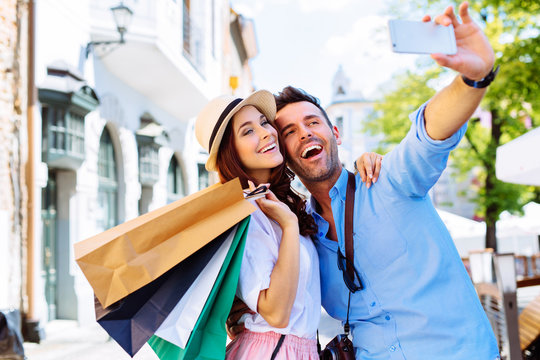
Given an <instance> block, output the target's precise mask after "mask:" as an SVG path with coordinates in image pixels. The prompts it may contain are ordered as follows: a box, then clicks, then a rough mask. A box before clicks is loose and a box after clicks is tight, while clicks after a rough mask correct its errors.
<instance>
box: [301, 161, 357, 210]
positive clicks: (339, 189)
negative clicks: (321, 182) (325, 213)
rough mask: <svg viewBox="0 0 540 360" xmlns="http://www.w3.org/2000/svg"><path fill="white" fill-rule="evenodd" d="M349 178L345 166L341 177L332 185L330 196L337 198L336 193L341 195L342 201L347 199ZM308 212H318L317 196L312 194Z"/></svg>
mask: <svg viewBox="0 0 540 360" xmlns="http://www.w3.org/2000/svg"><path fill="white" fill-rule="evenodd" d="M348 180H349V175H348V171H347V169H345V168H343V169H342V170H341V174H340V175H339V178H338V180H337V181H336V183H335V184H334V186H332V188H331V189H330V192H329V194H328V195H329V196H330V199H332V200H333V199H335V197H336V195H339V197H340V199H341V200H342V201H345V200H346V198H347V181H348ZM306 212H307V213H308V214H312V215H313V214H317V215H319V214H318V213H317V201H316V200H315V198H314V197H313V195H312V196H310V198H309V201H308V202H307V206H306Z"/></svg>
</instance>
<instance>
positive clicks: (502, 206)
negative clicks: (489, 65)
mask: <svg viewBox="0 0 540 360" xmlns="http://www.w3.org/2000/svg"><path fill="white" fill-rule="evenodd" d="M428 5H429V7H428ZM440 5H441V1H418V2H417V3H416V6H417V8H424V9H426V8H433V7H434V6H435V7H437V8H438V9H440ZM456 7H457V3H456ZM391 11H392V13H394V14H396V13H399V4H396V3H394V4H393V6H392V9H391ZM470 12H471V14H473V16H474V14H476V15H479V16H477V18H478V19H477V22H478V23H480V24H481V26H482V27H483V28H484V31H485V33H486V35H487V36H488V38H489V39H490V42H491V44H492V46H493V48H494V50H495V53H496V57H497V61H496V64H499V65H500V66H501V68H500V71H499V74H498V76H497V79H496V80H495V82H494V83H493V84H492V85H490V88H489V91H488V92H487V94H486V96H485V98H484V100H483V101H482V103H481V105H480V106H481V108H482V109H483V110H484V111H486V112H487V113H489V116H490V117H491V126H488V127H486V126H484V125H483V124H482V123H481V122H480V121H479V119H471V121H469V129H468V130H467V133H466V135H465V139H464V140H463V141H462V143H461V145H460V147H459V148H458V149H456V151H454V152H453V153H452V155H451V156H452V161H451V162H452V164H453V166H454V167H456V169H457V170H458V172H457V173H458V174H457V176H458V177H461V178H463V177H466V176H467V175H468V174H470V173H471V171H474V172H475V173H476V179H477V183H478V189H477V192H476V197H475V198H474V199H473V200H474V201H475V203H476V205H477V209H476V211H477V214H478V215H479V216H480V217H482V218H484V220H485V222H486V247H490V248H494V249H495V250H496V249H497V243H496V232H495V224H496V222H497V220H498V219H499V215H500V214H501V212H503V211H504V210H508V211H510V212H513V213H516V212H520V211H521V209H522V207H523V205H525V204H526V203H527V202H528V201H530V200H532V199H534V198H536V199H538V194H539V193H540V190H539V188H536V189H535V188H534V187H532V186H523V185H516V184H509V183H504V182H502V181H500V180H498V179H497V178H496V176H495V159H496V149H497V147H498V146H500V145H503V144H504V143H506V142H508V141H510V140H512V139H514V138H516V137H518V136H519V135H521V134H523V133H525V132H526V131H527V130H528V129H527V125H529V123H532V126H533V127H535V126H538V125H540V84H539V82H538V79H540V30H539V24H540V2H538V1H537V0H520V1H502V0H479V1H470ZM446 74H449V71H448V70H444V69H441V68H440V67H438V66H436V64H435V65H433V66H428V67H426V68H425V69H420V71H418V72H410V71H409V72H407V73H405V74H401V75H397V76H396V77H395V78H394V81H395V82H394V83H395V86H394V88H393V89H391V90H390V91H388V92H386V93H385V95H384V96H383V99H382V101H381V102H380V103H378V104H376V105H375V111H374V113H373V115H372V116H371V119H370V120H369V121H368V123H367V124H366V130H367V131H368V132H370V133H372V134H381V133H382V134H384V138H383V140H382V142H381V144H380V145H381V146H380V149H378V150H379V151H381V152H385V151H387V150H389V149H390V148H391V147H392V146H393V145H394V144H397V143H398V142H399V141H400V140H401V139H402V138H403V137H404V136H405V134H406V131H407V130H408V128H409V121H408V119H407V118H406V114H408V113H410V112H411V111H412V110H414V108H415V107H417V106H418V105H419V104H421V103H422V102H423V101H425V100H426V99H428V98H429V97H430V96H432V95H433V94H434V93H435V91H434V90H433V88H432V86H430V85H431V84H432V82H433V81H435V79H436V78H437V77H439V76H444V75H446ZM449 111H451V109H449Z"/></svg>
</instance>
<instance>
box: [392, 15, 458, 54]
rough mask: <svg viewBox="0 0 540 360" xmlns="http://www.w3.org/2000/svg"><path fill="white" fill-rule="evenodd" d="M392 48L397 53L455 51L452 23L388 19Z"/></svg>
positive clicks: (444, 52)
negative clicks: (445, 24) (443, 24)
mask: <svg viewBox="0 0 540 360" xmlns="http://www.w3.org/2000/svg"><path fill="white" fill-rule="evenodd" d="M388 27H389V29H390V39H391V41H392V50H394V52H397V53H412V54H435V53H440V54H447V55H454V54H455V53H457V47H456V37H455V35H454V27H453V26H452V25H449V26H442V25H437V24H435V23H433V22H422V21H408V20H389V21H388Z"/></svg>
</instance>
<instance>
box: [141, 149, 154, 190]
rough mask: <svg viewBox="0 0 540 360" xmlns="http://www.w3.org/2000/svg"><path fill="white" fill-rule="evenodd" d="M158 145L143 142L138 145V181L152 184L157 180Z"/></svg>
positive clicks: (143, 183)
mask: <svg viewBox="0 0 540 360" xmlns="http://www.w3.org/2000/svg"><path fill="white" fill-rule="evenodd" d="M158 152H159V146H158V145H155V144H143V145H140V146H139V181H140V182H141V184H142V185H147V186H152V185H154V184H155V183H156V182H157V181H158V180H159V157H158Z"/></svg>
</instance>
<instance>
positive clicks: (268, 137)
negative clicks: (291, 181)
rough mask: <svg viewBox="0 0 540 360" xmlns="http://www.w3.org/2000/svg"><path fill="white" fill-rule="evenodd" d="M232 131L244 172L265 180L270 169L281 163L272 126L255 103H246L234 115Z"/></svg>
mask: <svg viewBox="0 0 540 360" xmlns="http://www.w3.org/2000/svg"><path fill="white" fill-rule="evenodd" d="M232 131H233V136H234V143H235V148H236V152H237V153H238V157H239V158H240V162H241V163H242V166H243V167H244V170H245V171H246V173H247V174H248V175H249V176H251V177H252V178H253V179H255V180H256V181H257V183H259V184H260V183H266V182H268V179H269V177H270V170H271V169H273V168H275V167H276V166H278V165H280V164H281V163H283V155H282V154H281V152H280V151H279V144H278V135H277V131H276V129H274V127H273V126H272V125H271V124H270V122H269V121H268V119H267V118H266V117H265V116H264V115H263V114H262V113H261V112H260V111H259V110H258V109H257V108H256V107H255V106H252V105H248V106H245V107H243V108H242V109H240V111H238V112H237V113H236V114H235V115H234V117H233V119H232Z"/></svg>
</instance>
